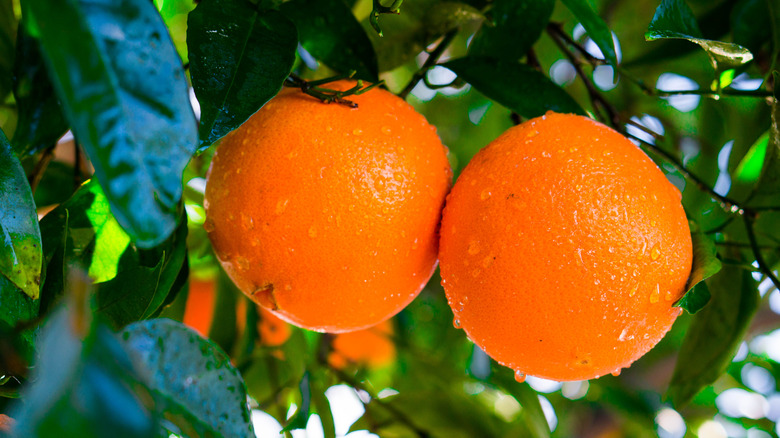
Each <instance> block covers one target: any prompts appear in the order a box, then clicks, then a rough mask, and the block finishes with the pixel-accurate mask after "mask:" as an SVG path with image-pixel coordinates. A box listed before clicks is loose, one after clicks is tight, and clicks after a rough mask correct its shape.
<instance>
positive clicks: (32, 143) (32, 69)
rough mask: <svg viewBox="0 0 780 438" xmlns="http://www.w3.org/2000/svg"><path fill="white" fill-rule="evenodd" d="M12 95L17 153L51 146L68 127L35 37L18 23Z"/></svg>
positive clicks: (14, 143)
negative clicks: (16, 116)
mask: <svg viewBox="0 0 780 438" xmlns="http://www.w3.org/2000/svg"><path fill="white" fill-rule="evenodd" d="M13 88H14V98H15V99H16V105H17V107H18V110H19V120H18V122H17V125H16V131H15V132H14V138H13V141H12V143H13V146H14V150H15V151H16V154H17V155H19V156H23V155H27V154H34V153H36V152H38V151H40V150H41V149H44V148H47V147H51V146H54V145H55V144H56V143H57V139H59V138H60V137H62V135H63V134H65V132H66V131H67V130H68V124H67V122H66V121H65V116H64V115H63V114H62V108H60V104H59V102H58V101H57V95H56V94H55V92H54V87H53V86H52V83H51V81H50V80H49V74H48V72H47V71H46V66H45V65H44V63H43V58H42V57H41V51H40V48H39V47H38V41H37V40H35V38H33V37H31V36H30V35H29V34H28V33H27V32H26V31H25V30H24V26H19V33H18V35H17V38H16V63H15V65H14V84H13Z"/></svg>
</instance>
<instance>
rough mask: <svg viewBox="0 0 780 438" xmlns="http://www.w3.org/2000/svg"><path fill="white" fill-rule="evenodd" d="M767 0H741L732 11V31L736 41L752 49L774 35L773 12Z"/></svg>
mask: <svg viewBox="0 0 780 438" xmlns="http://www.w3.org/2000/svg"><path fill="white" fill-rule="evenodd" d="M769 5H770V3H769V2H767V1H766V0H741V1H738V2H736V4H735V5H734V9H733V10H732V11H731V31H732V34H733V35H734V42H735V43H736V44H739V45H741V46H744V47H747V48H748V49H749V50H751V51H757V50H759V49H761V46H762V45H763V44H764V43H765V42H767V41H769V39H770V38H771V37H772V21H771V20H772V13H771V11H770V8H769Z"/></svg>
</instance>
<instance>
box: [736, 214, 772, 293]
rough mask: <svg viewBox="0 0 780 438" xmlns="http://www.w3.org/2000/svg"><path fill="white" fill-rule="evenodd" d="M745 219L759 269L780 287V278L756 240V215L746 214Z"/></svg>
mask: <svg viewBox="0 0 780 438" xmlns="http://www.w3.org/2000/svg"><path fill="white" fill-rule="evenodd" d="M743 220H744V222H745V231H747V237H748V240H749V241H750V248H751V249H752V250H753V255H754V256H755V257H756V262H757V263H758V269H760V270H761V272H762V273H763V274H764V275H766V277H767V278H768V279H769V280H770V281H771V282H772V284H773V285H774V286H775V288H777V289H780V280H778V279H777V277H776V276H775V274H774V272H772V269H771V268H770V267H769V265H768V264H767V263H766V260H764V256H763V255H762V254H761V248H760V247H759V245H758V241H757V240H756V234H755V231H754V230H753V222H754V221H755V216H754V215H745V216H744V217H743Z"/></svg>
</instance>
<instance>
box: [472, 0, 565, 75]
mask: <svg viewBox="0 0 780 438" xmlns="http://www.w3.org/2000/svg"><path fill="white" fill-rule="evenodd" d="M554 7H555V1H553V0H538V1H532V2H529V1H521V0H496V1H495V2H494V3H493V9H492V10H491V12H490V14H489V15H490V17H491V18H492V23H484V24H483V25H482V27H481V28H480V29H479V31H478V32H477V34H476V35H475V36H474V39H473V41H472V42H471V46H469V54H470V55H471V56H488V57H492V58H496V59H503V60H507V61H518V60H519V59H520V58H523V57H524V56H525V55H526V54H527V53H528V49H530V48H531V46H532V45H533V44H534V43H535V42H536V40H538V39H539V36H541V34H542V31H544V29H545V27H547V23H548V22H549V21H550V16H551V15H552V12H553V8H554Z"/></svg>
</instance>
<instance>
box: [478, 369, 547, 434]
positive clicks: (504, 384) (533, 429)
mask: <svg viewBox="0 0 780 438" xmlns="http://www.w3.org/2000/svg"><path fill="white" fill-rule="evenodd" d="M490 362H491V368H492V369H493V371H492V375H491V376H490V379H489V380H490V382H491V383H493V384H495V385H497V386H498V387H500V388H502V389H503V390H505V391H506V392H507V393H509V394H510V395H512V396H513V397H514V398H515V399H517V401H518V402H519V403H520V405H521V406H522V407H523V420H524V422H525V423H526V425H527V426H528V430H529V432H530V434H531V435H532V436H534V437H535V438H547V437H549V436H550V426H549V425H548V424H547V418H546V417H545V416H544V411H542V405H541V404H540V403H539V396H538V394H537V393H536V391H534V390H533V389H532V388H531V387H530V386H528V384H527V383H518V382H517V381H515V378H514V372H513V371H512V370H511V369H509V368H507V367H503V366H500V365H498V364H496V363H495V362H494V361H492V360H491V361H490Z"/></svg>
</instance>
